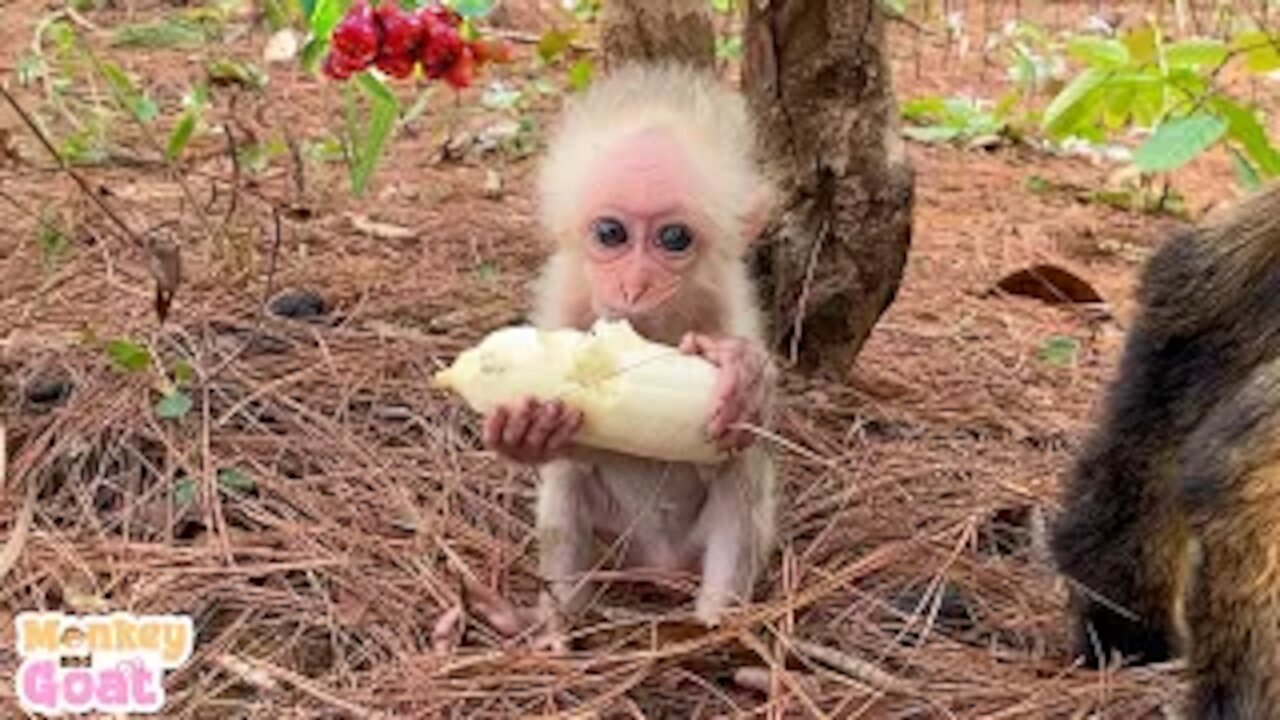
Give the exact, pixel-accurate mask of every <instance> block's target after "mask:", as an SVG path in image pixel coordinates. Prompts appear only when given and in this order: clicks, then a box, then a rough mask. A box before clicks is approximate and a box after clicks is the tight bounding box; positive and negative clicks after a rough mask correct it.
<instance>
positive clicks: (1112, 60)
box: [1067, 35, 1129, 68]
mask: <svg viewBox="0 0 1280 720" xmlns="http://www.w3.org/2000/svg"><path fill="white" fill-rule="evenodd" d="M1067 52H1068V53H1070V54H1072V55H1074V56H1075V57H1077V58H1079V59H1080V60H1083V61H1084V62H1086V63H1088V64H1089V65H1092V66H1093V67H1095V68H1118V67H1123V66H1125V65H1128V64H1129V48H1127V47H1125V44H1124V43H1122V42H1120V41H1119V40H1116V39H1114V38H1103V37H1096V36H1094V35H1078V36H1076V37H1073V38H1071V40H1069V41H1068V42H1067Z"/></svg>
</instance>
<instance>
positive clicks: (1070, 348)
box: [1039, 335, 1080, 367]
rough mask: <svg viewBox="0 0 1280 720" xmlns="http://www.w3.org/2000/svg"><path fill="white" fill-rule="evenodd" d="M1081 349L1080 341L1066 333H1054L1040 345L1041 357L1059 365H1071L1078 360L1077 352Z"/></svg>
mask: <svg viewBox="0 0 1280 720" xmlns="http://www.w3.org/2000/svg"><path fill="white" fill-rule="evenodd" d="M1079 351H1080V342H1079V341H1078V340H1076V339H1075V338H1073V337H1068V336H1066V335H1054V336H1053V337H1050V338H1048V339H1047V340H1045V341H1044V344H1043V345H1041V346H1040V353H1039V355H1040V359H1041V360H1043V361H1045V362H1047V363H1049V364H1050V365H1057V366H1059V367H1070V366H1071V365H1073V364H1074V363H1075V361H1076V354H1077V353H1078V352H1079Z"/></svg>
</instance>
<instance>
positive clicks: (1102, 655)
mask: <svg viewBox="0 0 1280 720" xmlns="http://www.w3.org/2000/svg"><path fill="white" fill-rule="evenodd" d="M1122 436H1123V433H1117V432H1116V430H1114V429H1113V428H1110V427H1105V426H1104V427H1103V428H1101V429H1100V431H1099V432H1097V433H1096V434H1095V436H1094V438H1093V440H1092V442H1093V445H1092V446H1091V447H1090V448H1089V449H1088V450H1087V451H1086V453H1085V455H1083V456H1082V458H1081V460H1080V461H1079V463H1078V464H1077V467H1076V470H1075V477H1074V478H1073V482H1072V484H1071V487H1070V491H1069V496H1068V498H1067V501H1066V508H1065V512H1064V513H1063V516H1062V517H1061V518H1060V519H1059V521H1058V522H1057V523H1056V526H1055V527H1054V530H1053V538H1052V549H1053V555H1054V559H1055V562H1056V563H1057V565H1058V567H1059V569H1060V570H1061V571H1062V572H1063V573H1064V574H1065V575H1067V576H1068V577H1070V578H1071V579H1072V580H1073V581H1074V586H1073V587H1072V591H1071V612H1072V614H1073V616H1074V618H1075V623H1076V628H1075V631H1074V633H1075V643H1076V652H1077V653H1079V654H1082V655H1084V656H1085V658H1086V661H1087V662H1088V664H1089V665H1090V666H1093V667H1099V666H1102V665H1106V664H1108V663H1109V662H1110V661H1111V660H1112V656H1113V655H1119V656H1121V658H1122V659H1124V660H1126V661H1128V662H1158V661H1161V660H1166V659H1169V658H1170V657H1172V656H1173V655H1174V654H1176V653H1177V652H1178V650H1179V648H1178V638H1179V634H1180V633H1179V624H1180V623H1179V620H1178V618H1179V612H1178V609H1179V607H1178V599H1179V598H1180V597H1181V596H1182V593H1183V586H1184V585H1185V578H1186V552H1187V529H1186V522H1185V520H1184V519H1183V518H1182V517H1181V516H1180V514H1179V512H1178V508H1177V507H1176V506H1175V505H1174V502H1175V500H1176V498H1174V497H1173V495H1174V494H1175V492H1176V490H1175V488H1174V487H1173V478H1172V471H1171V468H1169V467H1168V466H1167V465H1165V464H1163V463H1160V462H1159V460H1158V459H1156V458H1152V457H1149V456H1148V455H1147V454H1146V453H1148V452H1149V451H1150V449H1149V448H1142V447H1134V446H1131V445H1127V444H1126V440H1125V439H1124V437H1122Z"/></svg>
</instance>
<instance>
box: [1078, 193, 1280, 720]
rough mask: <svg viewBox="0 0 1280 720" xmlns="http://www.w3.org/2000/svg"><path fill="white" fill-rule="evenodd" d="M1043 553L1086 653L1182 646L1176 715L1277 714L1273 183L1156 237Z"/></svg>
mask: <svg viewBox="0 0 1280 720" xmlns="http://www.w3.org/2000/svg"><path fill="white" fill-rule="evenodd" d="M1139 300H1140V302H1141V313H1140V315H1139V316H1138V318H1137V321H1136V323H1135V325H1134V327H1133V328H1132V330H1131V331H1130V333H1129V337H1128V342H1127V346H1126V348H1125V352H1124V357H1123V360H1122V363H1121V366H1120V370H1119V377H1118V378H1117V379H1116V381H1115V383H1114V385H1113V387H1112V389H1111V392H1110V397H1109V401H1108V405H1107V409H1106V415H1105V417H1104V418H1103V421H1102V423H1101V425H1100V426H1099V428H1098V429H1097V430H1096V431H1095V432H1094V433H1093V436H1092V437H1091V438H1090V439H1089V442H1088V444H1087V445H1086V446H1085V448H1084V450H1083V452H1082V453H1081V455H1080V457H1079V459H1078V460H1077V463H1076V467H1075V469H1074V473H1073V477H1072V478H1071V482H1070V484H1069V487H1068V489H1067V497H1066V508H1065V513H1064V516H1063V518H1062V520H1061V522H1060V523H1059V525H1058V526H1057V527H1056V529H1055V531H1054V538H1053V551H1054V555H1055V557H1056V559H1057V562H1058V564H1059V566H1060V567H1061V569H1062V571H1063V572H1065V573H1066V574H1067V575H1069V576H1070V577H1072V578H1073V579H1074V580H1075V581H1076V582H1077V583H1078V586H1077V588H1076V589H1075V591H1074V593H1073V595H1074V598H1073V613H1074V615H1075V619H1076V624H1077V627H1076V634H1077V642H1078V648H1079V652H1081V653H1082V654H1084V655H1086V656H1087V658H1088V659H1089V661H1090V662H1091V663H1095V664H1096V663H1099V662H1102V661H1104V660H1107V659H1109V658H1108V656H1110V655H1112V654H1118V655H1120V656H1122V657H1123V658H1124V659H1127V660H1130V661H1138V662H1152V661H1159V660H1164V659H1167V658H1170V657H1172V656H1173V655H1175V654H1181V653H1187V654H1189V657H1190V664H1191V669H1192V679H1193V686H1194V689H1193V698H1192V715H1191V717H1195V718H1203V719H1209V718H1214V719H1218V718H1221V719H1224V720H1225V719H1227V718H1233V719H1244V718H1249V719H1256V720H1261V719H1264V718H1272V719H1280V186H1274V187H1271V188H1269V189H1267V190H1264V191H1261V192H1259V193H1257V194H1255V195H1254V196H1253V197H1251V198H1249V199H1247V200H1245V201H1243V202H1241V203H1240V204H1239V205H1238V206H1236V207H1234V208H1233V209H1231V210H1230V211H1229V212H1225V213H1222V214H1220V215H1218V216H1216V217H1212V218H1210V219H1208V220H1207V221H1206V222H1204V223H1202V224H1201V225H1200V226H1199V227H1197V228H1195V229H1194V230H1191V231H1188V232H1185V233H1183V234H1181V235H1179V236H1176V237H1173V238H1171V239H1170V240H1169V241H1168V242H1167V243H1165V245H1164V246H1163V247H1161V248H1160V250H1159V251H1158V252H1157V253H1156V254H1155V256H1154V257H1153V258H1152V260H1151V261H1150V263H1149V265H1148V266H1147V268H1146V271H1145V273H1144V276H1143V279H1142V286H1141V291H1140V294H1139Z"/></svg>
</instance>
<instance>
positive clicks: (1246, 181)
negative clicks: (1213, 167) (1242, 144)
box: [1231, 148, 1262, 191]
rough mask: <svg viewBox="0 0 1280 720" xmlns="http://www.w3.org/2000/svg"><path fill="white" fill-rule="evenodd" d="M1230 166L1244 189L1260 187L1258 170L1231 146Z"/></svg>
mask: <svg viewBox="0 0 1280 720" xmlns="http://www.w3.org/2000/svg"><path fill="white" fill-rule="evenodd" d="M1231 167H1232V169H1234V170H1235V171H1236V181H1237V182H1239V183H1240V185H1241V186H1242V187H1244V189H1246V190H1250V191H1253V190H1257V189H1258V188H1260V187H1262V178H1261V177H1259V176H1258V171H1257V170H1256V169H1255V168H1254V167H1253V165H1250V164H1249V161H1248V159H1246V158H1245V156H1243V155H1241V154H1240V151H1239V150H1236V149H1235V148H1231Z"/></svg>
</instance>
